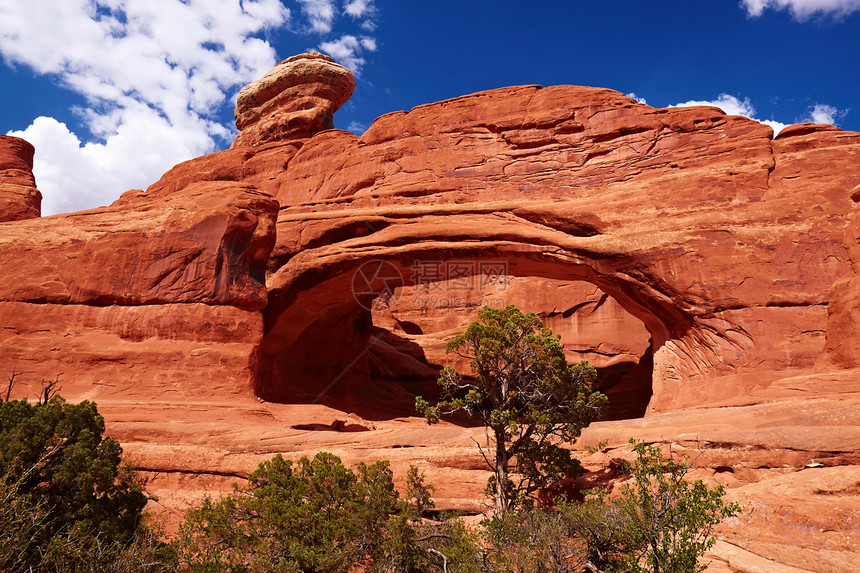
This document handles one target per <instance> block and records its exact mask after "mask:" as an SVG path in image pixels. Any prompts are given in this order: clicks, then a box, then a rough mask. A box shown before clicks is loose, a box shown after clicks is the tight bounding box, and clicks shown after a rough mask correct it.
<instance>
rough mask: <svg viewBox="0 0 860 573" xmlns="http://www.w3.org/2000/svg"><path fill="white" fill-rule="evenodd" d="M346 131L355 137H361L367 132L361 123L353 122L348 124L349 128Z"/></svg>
mask: <svg viewBox="0 0 860 573" xmlns="http://www.w3.org/2000/svg"><path fill="white" fill-rule="evenodd" d="M346 130H347V131H351V132H353V133H354V134H356V135H361V134H363V133H364V132H365V131H367V126H366V125H365V124H363V123H361V122H358V121H355V120H353V121H351V122H350V123H349V127H347V128H346Z"/></svg>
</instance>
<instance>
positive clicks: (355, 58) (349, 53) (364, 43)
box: [320, 34, 376, 75]
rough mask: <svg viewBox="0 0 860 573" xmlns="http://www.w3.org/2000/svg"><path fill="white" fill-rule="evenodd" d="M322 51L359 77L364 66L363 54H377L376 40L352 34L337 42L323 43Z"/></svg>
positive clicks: (342, 37) (321, 45)
mask: <svg viewBox="0 0 860 573" xmlns="http://www.w3.org/2000/svg"><path fill="white" fill-rule="evenodd" d="M320 50H322V51H323V52H325V53H326V54H328V55H330V56H331V57H332V58H334V59H335V60H337V61H338V62H339V63H341V64H343V65H344V66H346V67H347V68H349V69H350V70H352V72H353V73H354V74H356V75H359V74H360V73H361V68H362V67H363V66H364V58H362V57H361V54H362V53H363V52H375V51H376V40H374V39H373V38H368V37H362V38H356V37H355V36H353V35H351V34H346V35H344V36H341V37H340V38H338V39H337V40H332V41H330V42H322V43H321V44H320Z"/></svg>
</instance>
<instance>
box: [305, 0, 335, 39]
mask: <svg viewBox="0 0 860 573" xmlns="http://www.w3.org/2000/svg"><path fill="white" fill-rule="evenodd" d="M298 2H299V4H300V5H301V8H302V14H304V15H305V16H306V17H307V19H308V20H309V21H310V24H311V28H312V29H313V31H314V32H319V33H320V34H328V33H329V32H331V27H332V24H333V22H334V17H335V8H334V0H298Z"/></svg>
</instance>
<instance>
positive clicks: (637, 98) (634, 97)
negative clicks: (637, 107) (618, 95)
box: [627, 92, 648, 105]
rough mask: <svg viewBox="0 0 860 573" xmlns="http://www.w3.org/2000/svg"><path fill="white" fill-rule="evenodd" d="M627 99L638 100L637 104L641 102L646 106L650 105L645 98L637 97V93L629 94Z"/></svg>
mask: <svg viewBox="0 0 860 573" xmlns="http://www.w3.org/2000/svg"><path fill="white" fill-rule="evenodd" d="M627 97H629V98H631V99H635V100H636V101H637V102H639V103H642V104H646V105H647V104H648V102H647V101H645V98H644V97H639V96H637V95H636V93H634V92H630V93H629V94H627Z"/></svg>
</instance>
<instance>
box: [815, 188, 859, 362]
mask: <svg viewBox="0 0 860 573" xmlns="http://www.w3.org/2000/svg"><path fill="white" fill-rule="evenodd" d="M851 198H852V199H853V200H854V201H855V203H860V185H858V186H857V187H855V188H854V190H853V193H852V194H851ZM845 249H846V250H847V251H848V258H849V260H850V262H851V265H850V268H849V270H848V273H847V274H846V275H845V276H844V277H842V278H840V279H839V280H838V281H836V282H835V283H834V284H833V286H832V287H831V289H830V303H829V304H828V305H827V312H828V321H827V348H826V349H825V352H824V354H823V355H822V358H821V364H822V366H831V367H833V366H835V367H838V368H860V211H858V208H857V206H855V207H854V216H853V217H852V218H851V222H850V224H849V225H848V228H847V229H846V230H845Z"/></svg>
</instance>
